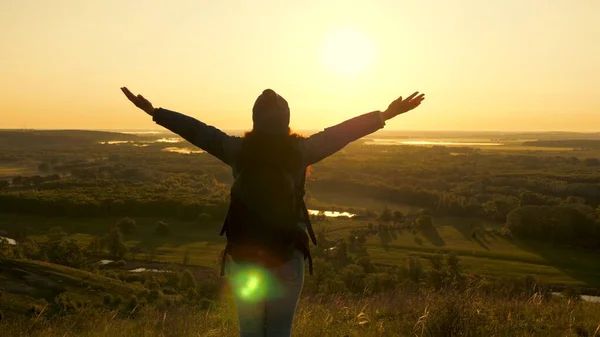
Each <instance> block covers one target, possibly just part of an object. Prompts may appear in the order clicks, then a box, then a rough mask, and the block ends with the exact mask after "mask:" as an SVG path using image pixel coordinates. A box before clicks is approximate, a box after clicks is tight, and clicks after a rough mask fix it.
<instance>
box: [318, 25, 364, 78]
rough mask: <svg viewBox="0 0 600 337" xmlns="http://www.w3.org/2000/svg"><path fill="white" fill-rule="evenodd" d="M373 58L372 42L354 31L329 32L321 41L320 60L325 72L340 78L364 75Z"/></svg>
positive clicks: (361, 33) (362, 33)
mask: <svg viewBox="0 0 600 337" xmlns="http://www.w3.org/2000/svg"><path fill="white" fill-rule="evenodd" d="M374 56H375V51H374V46H373V43H372V40H371V39H370V38H369V36H367V34H365V33H364V32H361V31H359V30H356V29H339V30H336V31H333V32H330V33H329V34H328V35H327V36H325V39H324V41H323V45H322V48H321V60H322V62H323V65H324V67H325V68H327V70H329V71H332V72H335V73H337V74H338V75H342V76H357V75H361V74H363V73H365V72H366V71H367V70H368V68H369V67H371V65H372V64H373V61H374Z"/></svg>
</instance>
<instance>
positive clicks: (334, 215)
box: [308, 209, 356, 218]
mask: <svg viewBox="0 0 600 337" xmlns="http://www.w3.org/2000/svg"><path fill="white" fill-rule="evenodd" d="M321 213H323V215H325V216H326V217H328V218H337V217H340V216H346V217H350V218H351V217H354V216H356V214H352V213H349V212H338V211H320V210H315V209H309V210H308V214H310V215H319V214H321Z"/></svg>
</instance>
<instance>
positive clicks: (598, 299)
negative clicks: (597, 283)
mask: <svg viewBox="0 0 600 337" xmlns="http://www.w3.org/2000/svg"><path fill="white" fill-rule="evenodd" d="M552 295H555V296H562V294H561V293H552ZM581 299H582V300H584V301H586V302H592V303H600V296H590V295H581Z"/></svg>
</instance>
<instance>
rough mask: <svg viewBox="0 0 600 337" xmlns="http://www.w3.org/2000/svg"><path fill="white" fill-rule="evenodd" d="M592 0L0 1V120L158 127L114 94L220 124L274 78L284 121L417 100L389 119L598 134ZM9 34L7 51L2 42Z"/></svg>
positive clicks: (399, 125) (295, 125) (235, 117)
mask: <svg viewBox="0 0 600 337" xmlns="http://www.w3.org/2000/svg"><path fill="white" fill-rule="evenodd" d="M598 13H600V1H596V0H580V1H577V2H568V1H558V0H552V1H542V0H530V1H526V2H522V1H517V0H508V1H504V2H493V3H492V2H482V1H477V0H463V1H462V2H461V4H460V6H458V5H456V4H455V3H451V2H447V1H444V0H428V1H420V2H410V3H399V2H397V1H389V0H381V1H362V2H353V3H352V4H349V3H348V2H347V1H341V0H332V1H327V2H319V1H306V2H290V1H275V0H256V1H253V2H245V1H229V2H226V3H225V2H198V1H192V0H181V1H178V2H177V3H176V5H174V3H173V2H170V1H166V0H164V1H162V0H160V1H159V0H155V1H147V2H144V4H143V6H140V5H139V3H136V2H121V1H116V0H106V1H102V2H84V1H76V0H57V1H52V2H46V1H41V0H38V1H35V0H22V1H5V2H2V3H0V42H2V45H3V46H5V48H3V50H2V52H1V53H0V61H1V62H0V71H1V72H2V74H3V76H2V78H0V90H2V93H3V99H2V100H1V101H0V104H1V105H0V113H2V116H3V118H2V119H1V120H0V129H23V128H28V129H113V130H115V129H121V130H123V129H156V130H160V128H158V127H157V126H156V124H155V123H154V122H153V121H152V119H151V117H149V116H147V115H146V114H145V113H143V112H142V111H140V110H138V109H137V108H135V107H134V106H133V105H132V104H131V103H130V102H129V101H128V100H127V99H126V98H125V97H124V96H123V94H122V93H121V91H120V89H119V88H120V87H121V86H127V87H128V88H130V89H131V90H132V91H133V92H134V93H135V94H143V95H144V96H145V97H147V98H148V99H149V100H150V101H151V102H152V103H153V104H154V106H156V107H165V108H168V109H171V110H175V111H179V112H182V113H185V114H188V115H190V116H192V117H195V118H197V119H199V120H202V121H203V122H206V123H207V124H210V125H214V126H217V127H220V128H223V129H224V130H248V129H249V128H251V125H252V123H251V112H250V111H251V107H252V104H253V103H254V99H255V97H256V96H257V95H258V94H259V93H260V92H261V91H262V90H263V89H265V88H272V89H274V90H275V91H277V92H278V93H280V94H281V95H282V96H283V97H285V98H286V99H287V100H288V102H289V104H290V107H291V125H290V126H291V128H292V129H294V130H322V129H323V128H325V127H327V126H330V125H333V124H337V123H339V122H342V121H343V120H345V119H348V118H351V117H353V116H356V115H358V114H362V113H365V112H369V111H373V110H383V109H385V108H386V107H387V105H388V104H389V103H390V102H391V101H392V100H394V99H395V98H397V97H398V96H400V95H404V96H407V95H409V94H410V93H412V92H413V91H421V92H423V93H425V94H426V99H425V101H424V103H423V104H422V106H420V107H419V108H417V109H416V110H415V111H411V112H409V113H408V114H406V115H404V116H400V117H398V118H396V119H393V120H390V121H388V123H387V126H386V128H385V130H386V131H397V132H403V131H406V132H408V131H444V132H448V131H457V132H482V131H487V132H548V131H559V132H598V131H600V114H599V112H600V94H599V92H600V77H599V76H596V75H594V74H600V43H598V36H600V20H598ZM6 46H8V47H6Z"/></svg>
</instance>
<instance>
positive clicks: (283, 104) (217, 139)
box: [121, 87, 425, 337]
mask: <svg viewBox="0 0 600 337" xmlns="http://www.w3.org/2000/svg"><path fill="white" fill-rule="evenodd" d="M121 90H122V91H123V93H124V94H125V95H126V96H127V98H128V99H129V100H130V101H131V102H132V103H133V104H135V106H137V107H138V108H140V109H142V110H143V111H145V112H146V113H147V114H148V115H150V116H152V119H153V121H154V122H156V123H157V124H159V125H161V126H163V127H165V128H166V129H168V130H170V131H172V132H174V133H176V134H178V135H180V136H181V137H182V138H184V139H185V140H187V141H189V142H190V143H192V144H193V145H195V146H197V147H199V148H201V149H202V150H204V151H206V152H207V153H209V154H211V155H213V156H215V157H216V158H218V159H220V160H221V161H222V162H224V163H225V164H227V165H229V166H230V167H231V168H232V172H233V175H234V177H235V175H236V158H237V156H238V154H239V152H240V149H241V146H242V143H243V141H244V139H245V138H246V137H248V136H249V135H252V134H254V135H259V137H264V139H267V140H268V139H270V140H271V141H276V140H274V139H278V138H273V137H274V136H278V137H292V138H294V142H292V143H293V144H294V151H290V153H295V154H297V155H298V157H297V158H298V159H299V160H300V163H301V165H300V167H301V168H300V169H299V170H298V174H297V177H296V179H297V183H298V184H302V186H303V185H304V178H305V175H306V169H307V167H309V166H310V165H312V164H315V163H317V162H319V161H321V160H323V159H325V158H327V157H328V156H331V155H332V154H334V153H336V152H337V151H339V150H341V149H342V148H344V147H345V146H346V145H347V144H349V143H350V142H353V141H355V140H358V139H360V138H362V137H364V136H367V135H369V134H371V133H373V132H375V131H377V130H379V129H382V128H383V127H384V126H385V123H386V121H387V120H389V119H391V118H394V117H396V116H398V115H400V114H403V113H405V112H408V111H410V110H412V109H414V108H416V107H417V106H419V105H420V104H421V102H422V101H423V100H424V98H425V96H424V94H419V92H415V93H413V94H412V95H410V96H408V97H407V98H406V99H402V97H399V98H398V99H396V100H394V101H393V102H392V103H391V104H390V105H389V106H388V108H387V109H386V110H385V111H379V110H377V111H372V112H368V113H365V114H362V115H360V116H357V117H354V118H351V119H349V120H347V121H344V122H342V123H340V124H337V125H335V126H332V127H329V128H326V129H324V130H323V131H321V132H318V133H316V134H313V135H311V136H310V137H302V136H299V135H297V134H294V133H292V132H291V130H290V128H289V120H290V108H289V105H288V103H287V101H286V100H285V99H284V98H283V97H281V96H280V95H279V94H277V93H276V92H275V91H273V90H271V89H266V90H264V91H263V92H262V93H261V94H260V95H259V96H258V98H257V99H256V101H255V103H254V107H253V109H252V120H253V128H252V131H250V132H249V133H247V134H246V135H244V136H241V137H240V136H230V135H227V134H226V133H224V132H223V131H221V130H219V129H217V128H215V127H213V126H210V125H207V124H205V123H203V122H201V121H199V120H197V119H195V118H192V117H190V116H186V115H184V114H181V113H179V112H175V111H171V110H168V109H165V108H154V106H153V105H152V104H151V103H150V101H148V100H147V99H146V98H144V97H143V96H142V95H137V96H136V95H134V94H133V93H131V92H130V91H129V90H128V89H127V88H126V87H122V88H121ZM279 139H281V138H279ZM261 144H265V145H264V146H269V145H268V144H269V142H268V141H267V142H262V143H261ZM257 150H260V149H257ZM304 214H305V216H300V215H299V218H298V226H300V227H302V228H303V229H304V230H309V231H310V228H309V227H310V226H309V224H310V220H309V219H308V215H307V214H306V213H304ZM305 258H306V254H305V253H304V252H301V251H299V250H298V251H296V253H295V254H294V255H293V257H292V258H291V259H289V260H287V261H284V262H283V263H282V264H280V265H278V266H276V267H273V268H269V270H268V272H269V274H270V275H272V277H273V278H274V279H276V280H277V281H278V283H279V284H280V285H282V288H283V291H279V292H278V293H277V294H275V293H273V294H269V292H270V291H271V289H266V290H265V291H266V292H267V294H266V295H265V296H264V297H263V299H262V300H258V301H249V300H248V298H247V297H246V296H244V295H243V294H241V293H240V292H239V291H236V290H235V287H232V289H233V290H234V291H233V292H234V298H235V302H236V307H237V315H238V320H239V326H240V336H243V337H244V336H246V337H248V336H290V335H291V331H292V322H293V319H294V315H295V312H296V308H297V304H298V300H299V297H300V293H301V291H302V286H303V283H304V273H305V263H304V262H305ZM310 261H311V260H309V262H310ZM310 267H312V264H311V265H310ZM244 268H246V267H245V266H243V265H238V264H235V263H233V265H232V267H231V270H230V271H232V272H233V275H236V272H237V275H239V273H240V272H243V271H244ZM309 269H310V271H311V272H312V268H309ZM230 281H232V280H231V278H230Z"/></svg>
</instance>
